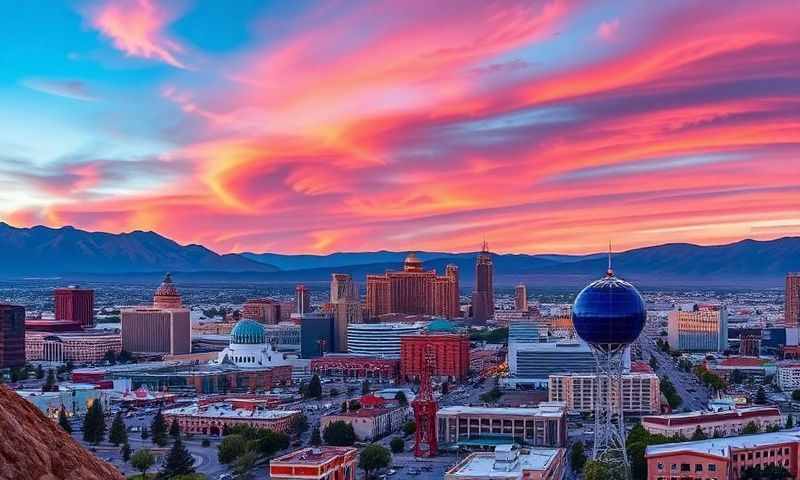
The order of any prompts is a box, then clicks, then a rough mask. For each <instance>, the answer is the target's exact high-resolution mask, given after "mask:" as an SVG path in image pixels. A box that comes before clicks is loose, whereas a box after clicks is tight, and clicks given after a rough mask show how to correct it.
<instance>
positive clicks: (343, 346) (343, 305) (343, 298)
mask: <svg viewBox="0 0 800 480" xmlns="http://www.w3.org/2000/svg"><path fill="white" fill-rule="evenodd" d="M331 307H332V310H333V330H334V337H335V340H334V345H335V348H336V351H337V352H347V325H349V324H351V323H361V320H362V318H361V302H360V301H359V298H358V287H357V286H356V283H355V282H354V281H353V277H352V276H351V275H349V274H346V273H334V274H332V275H331Z"/></svg>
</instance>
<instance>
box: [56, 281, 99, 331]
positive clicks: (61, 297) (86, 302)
mask: <svg viewBox="0 0 800 480" xmlns="http://www.w3.org/2000/svg"><path fill="white" fill-rule="evenodd" d="M53 297H54V300H55V307H56V308H55V311H56V318H55V319H56V320H57V321H64V320H66V321H70V322H75V323H77V324H80V325H81V326H82V327H91V326H93V325H94V290H92V289H90V288H80V287H78V286H77V285H70V286H69V287H66V288H56V289H55V290H54V291H53Z"/></svg>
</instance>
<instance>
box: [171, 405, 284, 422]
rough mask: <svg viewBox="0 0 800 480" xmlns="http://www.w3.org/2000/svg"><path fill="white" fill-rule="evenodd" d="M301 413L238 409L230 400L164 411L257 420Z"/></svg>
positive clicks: (173, 413)
mask: <svg viewBox="0 0 800 480" xmlns="http://www.w3.org/2000/svg"><path fill="white" fill-rule="evenodd" d="M299 413H300V411H299V410H267V409H262V408H256V409H253V410H248V409H244V408H238V409H237V408H233V406H232V405H231V403H230V402H218V403H209V404H206V405H202V406H198V405H196V404H195V405H189V406H187V407H180V408H172V409H169V410H165V411H164V415H176V416H187V417H209V418H247V419H255V420H279V419H281V418H286V417H290V416H292V415H295V414H299Z"/></svg>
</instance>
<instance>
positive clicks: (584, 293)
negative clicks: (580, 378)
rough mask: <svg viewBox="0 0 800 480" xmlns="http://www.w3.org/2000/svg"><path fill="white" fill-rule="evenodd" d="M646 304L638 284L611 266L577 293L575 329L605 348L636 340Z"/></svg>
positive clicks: (574, 311) (594, 345)
mask: <svg viewBox="0 0 800 480" xmlns="http://www.w3.org/2000/svg"><path fill="white" fill-rule="evenodd" d="M646 320H647V308H646V307H645V303H644V299H643V298H642V295H641V294H640V293H639V291H638V290H636V287H634V286H633V285H631V284H630V283H628V282H626V281H624V280H621V279H619V278H617V277H616V276H615V275H614V272H613V271H612V270H611V269H610V268H609V270H608V273H607V274H606V276H605V277H603V278H601V279H600V280H595V281H594V282H592V283H590V284H589V285H587V286H586V287H584V289H583V290H581V291H580V293H578V296H577V297H576V298H575V304H574V305H573V306H572V323H573V325H574V327H575V333H577V334H578V336H579V337H580V338H581V339H583V340H584V341H585V342H586V343H588V344H589V345H592V346H593V347H595V348H598V349H600V350H603V351H610V350H616V349H618V348H619V347H621V346H624V345H628V344H630V343H633V342H634V341H635V340H636V338H638V337H639V334H640V333H642V329H644V324H645V321H646Z"/></svg>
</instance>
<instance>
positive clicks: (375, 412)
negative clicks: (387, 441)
mask: <svg viewBox="0 0 800 480" xmlns="http://www.w3.org/2000/svg"><path fill="white" fill-rule="evenodd" d="M409 412H410V409H409V408H408V407H402V408H360V409H358V410H356V411H354V412H353V411H348V412H342V413H336V414H332V415H324V416H323V417H322V418H320V430H325V427H327V426H328V425H329V424H331V423H333V422H345V423H348V424H350V425H351V426H352V427H353V432H355V434H356V438H358V440H360V441H362V442H372V441H375V440H378V439H379V438H383V437H385V436H386V435H389V434H390V433H392V432H395V431H398V430H400V427H402V426H403V422H405V420H406V419H407V418H408V415H409Z"/></svg>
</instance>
